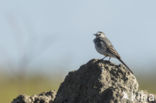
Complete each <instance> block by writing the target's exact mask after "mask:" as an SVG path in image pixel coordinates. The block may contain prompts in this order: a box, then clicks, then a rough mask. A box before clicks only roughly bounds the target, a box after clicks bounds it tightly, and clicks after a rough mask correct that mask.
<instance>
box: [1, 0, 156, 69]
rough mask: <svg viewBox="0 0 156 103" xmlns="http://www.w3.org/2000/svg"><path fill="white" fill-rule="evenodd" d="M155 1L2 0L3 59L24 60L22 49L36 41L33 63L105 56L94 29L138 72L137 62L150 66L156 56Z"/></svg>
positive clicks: (67, 63) (75, 63)
mask: <svg viewBox="0 0 156 103" xmlns="http://www.w3.org/2000/svg"><path fill="white" fill-rule="evenodd" d="M155 4H156V1H155V0H148V1H147V0H129V1H128V0H116V1H115V0H77V1H74V0H66V1H63V0H26V1H24V0H5V1H2V0H1V1H0V8H1V9H0V50H1V52H0V56H1V59H0V62H1V63H0V64H1V65H2V66H3V65H8V61H9V62H11V64H13V65H15V67H16V66H18V65H19V63H20V60H21V59H20V58H21V55H22V53H23V52H22V51H25V50H28V52H29V49H30V48H29V46H30V45H31V44H32V45H34V46H32V47H33V48H32V49H33V53H32V54H31V53H30V55H29V56H30V57H31V56H32V58H33V55H35V56H36V57H35V59H33V60H32V62H30V64H29V66H28V67H29V68H33V67H40V69H39V71H44V72H49V71H56V70H55V69H49V68H47V69H45V68H46V67H53V68H55V67H56V68H57V67H63V68H64V71H69V70H73V69H77V68H78V67H79V66H80V65H82V64H84V63H86V62H87V61H88V60H90V59H92V58H102V57H103V56H101V55H100V54H98V53H97V52H96V51H95V49H94V45H93V42H92V40H93V38H94V36H93V33H95V32H97V31H103V32H105V33H106V35H107V36H108V38H109V39H110V41H111V42H112V43H113V45H114V46H115V48H116V50H117V51H118V52H119V54H120V55H121V57H122V59H123V60H124V61H125V62H126V63H127V65H129V66H130V67H131V68H134V69H133V70H134V71H136V72H137V69H139V68H136V67H140V69H141V67H144V68H143V70H142V71H144V72H146V71H149V70H150V68H147V67H148V66H151V64H152V63H155V61H156V58H155V57H156V46H155V44H156V40H155V38H156V28H155V27H156V13H155V10H156V6H155ZM30 38H31V39H32V43H30V42H29V39H30ZM43 38H44V39H43ZM43 40H44V41H43ZM43 42H44V43H43ZM45 42H46V43H45ZM29 43H30V44H29ZM46 45H48V48H47V49H46V50H45V51H44V52H43V53H38V52H39V51H40V49H44V46H46ZM42 47H43V48H42ZM19 51H20V52H19ZM26 53H27V52H26ZM28 54H29V53H28ZM38 54H39V55H38ZM6 56H7V57H6ZM112 61H113V62H116V63H119V62H118V61H117V60H114V59H113V60H112ZM43 68H44V70H43ZM29 71H36V69H34V70H29Z"/></svg>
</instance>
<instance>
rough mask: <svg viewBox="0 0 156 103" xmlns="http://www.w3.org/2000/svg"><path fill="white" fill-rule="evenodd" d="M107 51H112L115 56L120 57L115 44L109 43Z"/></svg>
mask: <svg viewBox="0 0 156 103" xmlns="http://www.w3.org/2000/svg"><path fill="white" fill-rule="evenodd" d="M107 52H108V53H111V54H112V55H114V57H118V58H120V55H119V54H118V52H117V51H116V50H115V49H114V47H113V45H109V46H108V47H107Z"/></svg>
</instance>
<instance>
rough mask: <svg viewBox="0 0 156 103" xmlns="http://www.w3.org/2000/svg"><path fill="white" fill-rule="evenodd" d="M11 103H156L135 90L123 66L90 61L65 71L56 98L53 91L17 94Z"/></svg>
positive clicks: (131, 77)
mask: <svg viewBox="0 0 156 103" xmlns="http://www.w3.org/2000/svg"><path fill="white" fill-rule="evenodd" d="M54 98H55V99H54ZM12 103H156V100H155V96H154V95H153V94H149V93H148V92H145V91H143V90H139V85H138V82H137V80H136V78H135V76H134V74H131V73H130V72H129V71H128V70H127V69H126V68H125V67H124V66H123V65H115V64H113V63H111V62H109V61H103V60H97V59H93V60H90V61H89V62H88V63H87V64H84V65H82V66H81V67H80V68H79V69H78V70H76V71H72V72H69V74H68V75H67V76H66V78H65V80H64V82H63V83H62V84H61V85H60V88H59V90H58V92H57V94H56V97H55V92H53V91H52V92H45V93H41V94H39V95H34V96H26V95H20V96H18V97H17V98H16V99H14V100H13V101H12Z"/></svg>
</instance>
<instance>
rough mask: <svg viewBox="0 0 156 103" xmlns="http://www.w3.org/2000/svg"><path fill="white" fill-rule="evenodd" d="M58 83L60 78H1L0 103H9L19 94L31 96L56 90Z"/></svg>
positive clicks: (36, 76) (38, 76) (37, 76)
mask: <svg viewBox="0 0 156 103" xmlns="http://www.w3.org/2000/svg"><path fill="white" fill-rule="evenodd" d="M60 83H61V79H60V78H53V77H52V78H50V77H46V76H41V75H35V76H30V77H27V78H23V77H19V76H15V77H7V76H5V77H4V76H3V77H2V76H1V79H0V102H1V103H10V102H11V101H12V100H13V98H15V97H17V96H18V95H19V94H27V95H33V94H38V93H41V92H44V91H49V90H57V89H58V87H59V84H60Z"/></svg>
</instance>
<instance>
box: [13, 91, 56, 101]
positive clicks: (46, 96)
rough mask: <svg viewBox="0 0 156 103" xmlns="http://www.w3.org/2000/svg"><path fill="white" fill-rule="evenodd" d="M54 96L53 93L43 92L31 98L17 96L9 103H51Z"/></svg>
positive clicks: (54, 93)
mask: <svg viewBox="0 0 156 103" xmlns="http://www.w3.org/2000/svg"><path fill="white" fill-rule="evenodd" d="M55 95H56V92H55V91H49V92H43V93H41V94H39V95H33V96H27V95H19V96H18V97H17V98H15V99H14V100H13V101H12V102H11V103H53V101H54V98H55Z"/></svg>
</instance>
